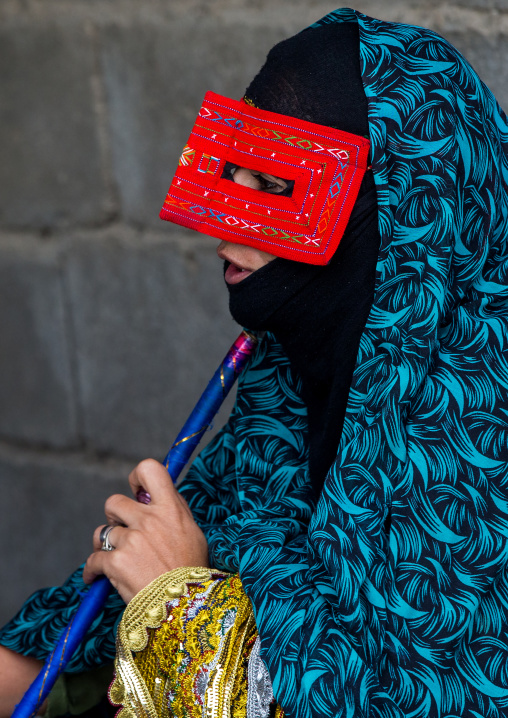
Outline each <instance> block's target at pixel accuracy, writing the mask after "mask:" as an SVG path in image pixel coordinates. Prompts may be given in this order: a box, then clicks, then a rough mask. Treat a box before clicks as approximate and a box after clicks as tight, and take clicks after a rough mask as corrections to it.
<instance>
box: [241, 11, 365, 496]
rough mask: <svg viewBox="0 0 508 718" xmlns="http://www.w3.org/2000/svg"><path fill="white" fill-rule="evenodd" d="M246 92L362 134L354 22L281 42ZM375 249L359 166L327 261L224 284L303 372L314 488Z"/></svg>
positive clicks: (247, 318) (353, 351)
mask: <svg viewBox="0 0 508 718" xmlns="http://www.w3.org/2000/svg"><path fill="white" fill-rule="evenodd" d="M246 97H247V98H248V99H249V100H250V101H251V102H253V103H254V104H255V105H256V107H260V108H261V109H263V110H270V111H272V112H278V113H281V114H286V115H290V116H292V117H296V118H298V119H304V120H308V121H310V122H316V123H318V124H322V125H328V126H331V127H337V128H339V129H342V130H345V131H348V132H353V133H354V134H358V135H366V134H367V133H368V121H367V100H366V97H365V93H364V91H363V86H362V81H361V75H360V65H359V36H358V26H357V25H356V24H353V23H352V24H348V23H344V24H340V25H330V26H325V27H319V28H311V29H308V30H306V31H304V32H302V33H300V34H299V35H296V36H294V37H292V38H290V39H288V40H284V41H283V42H281V43H279V44H278V45H276V46H275V47H274V48H273V49H272V50H271V51H270V53H269V55H268V58H267V61H266V64H265V65H264V66H263V67H262V69H261V71H260V72H259V74H258V75H257V76H256V77H255V78H254V80H253V81H252V83H251V85H250V86H249V88H248V89H247V91H246ZM378 248H379V230H378V223H377V202H376V192H375V187H374V181H373V178H372V173H371V172H367V174H366V176H365V178H364V181H363V183H362V187H361V189H360V193H359V196H358V200H357V202H356V204H355V207H354V209H353V212H352V215H351V218H350V221H349V224H348V227H347V229H346V232H345V234H344V236H343V238H342V240H341V242H340V245H339V248H338V249H337V251H336V253H335V255H334V256H333V258H332V260H331V262H330V264H328V265H327V266H325V267H318V266H313V265H309V264H304V263H302V262H294V261H290V260H287V259H280V258H278V259H275V260H273V261H272V262H270V263H269V264H267V265H266V266H264V267H263V268H261V269H259V270H258V271H257V272H254V273H253V274H251V275H250V276H249V277H247V278H246V279H244V280H243V281H242V282H240V283H239V284H235V285H228V289H229V293H230V310H231V314H232V315H233V318H234V319H235V320H236V321H237V322H239V323H240V324H242V325H243V326H246V327H248V328H250V329H254V330H267V331H270V332H273V334H274V335H275V336H276V338H277V339H278V340H279V341H280V342H281V344H282V346H283V348H284V351H285V352H286V354H287V355H288V357H289V360H290V362H291V365H292V367H293V368H294V370H295V371H296V372H297V373H298V375H299V376H300V378H301V380H302V396H303V399H304V401H305V403H306V405H307V409H308V417H309V469H310V477H311V480H312V483H313V485H314V488H315V491H316V494H319V492H320V491H321V488H322V485H323V482H324V479H325V476H326V473H327V471H328V469H329V468H330V466H331V464H332V462H333V460H334V458H335V456H336V454H337V447H338V444H339V441H340V436H341V432H342V425H343V421H344V415H345V411H346V403H347V397H348V392H349V386H350V382H351V377H352V374H353V369H354V365H355V360H356V356H357V353H358V345H359V341H360V337H361V334H362V331H363V328H364V326H365V322H366V320H367V316H368V313H369V310H370V307H371V304H372V299H373V292H374V280H375V268H376V260H377V254H378Z"/></svg>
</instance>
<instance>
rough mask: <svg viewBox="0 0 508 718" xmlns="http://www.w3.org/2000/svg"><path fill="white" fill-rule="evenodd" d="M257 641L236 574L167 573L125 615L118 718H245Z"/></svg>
mask: <svg viewBox="0 0 508 718" xmlns="http://www.w3.org/2000/svg"><path fill="white" fill-rule="evenodd" d="M256 638H257V631H256V624H255V621H254V615H253V611H252V606H251V603H250V600H249V599H248V597H247V596H246V594H245V592H244V591H243V588H242V584H241V581H240V579H239V577H238V576H237V575H231V574H226V573H222V572H219V571H214V570H213V569H212V570H211V569H207V568H183V569H176V570H174V571H170V572H169V573H166V574H164V575H163V576H160V577H159V578H157V579H156V580H155V581H153V582H152V583H151V584H150V585H149V586H147V587H146V588H144V589H143V590H142V591H140V592H139V593H138V594H137V595H136V596H135V597H134V598H133V599H132V601H131V602H130V603H129V604H128V606H127V608H126V610H125V613H124V615H123V618H122V620H121V622H120V625H119V628H118V634H117V656H116V661H115V679H114V681H113V683H112V685H111V687H110V692H109V695H110V699H111V701H112V703H114V704H116V705H121V706H122V709H121V711H120V713H119V716H120V717H121V718H134V716H135V717H136V718H138V717H139V718H140V717H143V718H145V717H146V718H159V717H160V718H170V716H176V717H177V718H179V717H180V716H181V718H184V716H185V718H194V716H195V717H196V718H198V717H199V718H203V717H204V716H206V718H219V717H220V718H226V717H227V718H229V717H230V716H234V718H244V717H245V716H246V715H247V676H248V664H249V657H250V654H251V652H252V648H253V646H254V644H255V642H256ZM249 712H250V711H249ZM277 715H282V712H281V711H280V709H277Z"/></svg>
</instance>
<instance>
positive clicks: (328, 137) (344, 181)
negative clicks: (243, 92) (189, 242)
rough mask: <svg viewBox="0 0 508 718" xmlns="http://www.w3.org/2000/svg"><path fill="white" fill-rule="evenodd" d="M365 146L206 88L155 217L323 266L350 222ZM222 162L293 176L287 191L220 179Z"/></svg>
mask: <svg viewBox="0 0 508 718" xmlns="http://www.w3.org/2000/svg"><path fill="white" fill-rule="evenodd" d="M192 151H194V152H197V153H199V154H200V157H201V159H200V160H199V163H198V165H197V167H196V163H195V162H194V163H193V162H192V161H188V160H187V155H188V154H190V152H192ZM368 151H369V141H368V140H367V139H365V138H363V137H358V136H356V135H351V134H349V133H345V132H341V131H339V130H336V129H333V128H330V127H322V126H321V125H315V124H313V123H310V122H304V121H301V120H296V119H294V118H291V117H286V116H284V115H277V114H275V113H272V112H265V111H263V110H259V109H258V108H254V107H251V106H250V105H248V104H246V103H245V102H237V101H235V100H230V99H227V98H225V97H221V96H220V95H215V94H214V93H212V92H208V93H207V94H206V96H205V100H204V103H203V106H202V107H201V110H200V112H199V115H198V118H197V120H196V123H195V125H194V128H193V130H192V133H191V136H190V138H189V140H188V143H187V145H186V146H185V148H184V150H183V153H182V157H181V158H180V163H179V166H178V169H177V172H176V175H175V178H174V180H173V182H172V184H171V187H170V188H169V192H168V195H167V197H166V200H165V202H164V206H163V208H162V210H161V215H160V216H161V217H162V219H167V220H170V221H172V222H176V223H178V224H182V225H184V226H185V227H190V228H191V229H195V230H197V231H200V232H204V233H205V234H210V235H212V236H214V237H218V238H220V239H226V240H228V241H231V242H238V243H240V244H247V245H251V246H253V247H256V248H258V249H262V250H265V251H268V252H271V253H272V254H275V255H277V256H280V257H286V258H288V259H296V260H298V261H302V262H308V263H311V264H326V263H327V262H328V261H329V260H330V258H331V257H332V255H333V253H334V251H335V249H336V248H337V246H338V244H339V242H340V240H341V238H342V235H343V233H344V230H345V227H346V224H347V222H348V220H349V216H350V214H351V210H352V208H353V205H354V202H355V200H356V197H357V194H358V190H359V188H360V184H361V181H362V178H363V175H364V173H365V170H366V168H367V155H368ZM182 158H183V159H182ZM226 162H231V163H233V164H235V165H237V166H239V167H246V168H247V169H252V170H255V171H259V172H268V173H270V174H273V175H275V176H278V177H286V178H287V179H289V180H291V181H292V182H294V188H293V192H292V194H291V197H280V196H277V194H269V193H266V192H262V191H258V190H254V189H251V188H249V187H244V186H242V185H241V184H236V183H235V182H231V181H230V180H228V179H225V178H222V176H221V171H220V170H221V169H222V168H223V167H224V164H225V163H226ZM176 208H178V210H177V209H176Z"/></svg>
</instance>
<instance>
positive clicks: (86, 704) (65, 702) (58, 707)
mask: <svg viewBox="0 0 508 718" xmlns="http://www.w3.org/2000/svg"><path fill="white" fill-rule="evenodd" d="M112 680H113V666H112V665H108V666H101V668H96V669H95V670H93V671H88V672H87V673H62V675H61V676H60V677H59V678H58V680H57V682H56V683H55V685H54V687H53V690H52V691H51V693H50V694H49V698H48V708H47V710H46V713H45V714H44V718H59V717H61V716H68V715H71V716H79V715H82V714H83V713H85V712H86V711H88V710H90V709H91V708H93V707H94V706H95V705H97V703H99V701H100V700H101V699H102V698H103V697H104V695H105V693H106V692H107V690H108V688H109V685H110V683H111V681H112Z"/></svg>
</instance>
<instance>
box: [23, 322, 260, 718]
mask: <svg viewBox="0 0 508 718" xmlns="http://www.w3.org/2000/svg"><path fill="white" fill-rule="evenodd" d="M257 343H258V338H257V337H256V336H255V335H253V334H250V333H249V332H246V331H242V333H241V334H240V336H239V337H238V338H237V340H236V341H235V342H234V344H233V345H232V347H231V348H230V350H229V351H228V353H227V355H226V357H225V358H224V360H223V362H222V363H221V365H220V366H219V368H218V369H217V371H216V372H215V374H214V375H213V377H212V379H211V380H210V382H209V384H208V386H207V387H206V389H205V391H204V392H203V394H202V395H201V397H200V399H199V400H198V402H197V404H196V406H195V407H194V409H193V410H192V412H191V414H190V416H189V418H188V419H187V421H186V422H185V424H184V426H183V428H182V430H181V431H180V433H179V434H178V436H177V437H176V439H175V441H174V443H173V445H172V447H171V449H170V450H169V452H168V454H167V456H166V458H165V460H164V465H165V466H166V468H167V470H168V473H169V475H170V477H171V479H172V480H173V482H176V480H177V478H178V476H179V475H180V472H181V470H182V469H183V467H184V466H185V464H186V463H187V461H188V460H189V459H190V457H191V454H192V452H193V450H194V448H195V447H196V446H197V444H198V443H199V441H200V439H201V437H202V436H203V434H204V433H205V431H206V430H207V429H208V427H209V426H210V424H211V422H212V420H213V418H214V416H215V414H216V413H217V411H218V410H219V408H220V406H221V404H222V402H223V401H224V399H225V398H226V396H227V395H228V393H229V390H230V389H231V387H232V386H233V384H234V382H235V380H236V378H237V377H238V376H239V375H240V374H241V372H242V371H243V369H244V368H245V366H246V365H247V363H248V360H249V358H250V356H251V354H252V352H253V351H254V349H255V347H256V345H257ZM137 499H138V501H140V502H141V503H145V504H147V503H150V495H149V494H148V493H147V492H145V491H143V490H141V491H139V492H138V495H137ZM110 591H111V584H110V582H109V581H108V579H107V578H106V577H105V576H100V577H99V578H97V579H96V580H95V581H94V582H93V584H92V585H91V586H90V588H89V590H88V592H87V593H86V594H85V596H84V598H83V600H82V601H81V604H80V605H79V608H78V609H77V611H76V613H75V615H74V617H73V619H72V620H71V622H70V623H69V625H68V626H67V627H66V628H65V630H64V631H63V633H62V635H61V636H60V639H59V640H58V643H57V644H56V646H55V648H54V649H53V651H52V652H51V654H50V655H49V656H48V658H47V660H46V662H45V664H44V666H43V668H42V669H41V671H40V673H39V675H38V676H37V678H36V679H35V680H34V681H33V683H32V684H31V686H30V687H29V688H28V690H27V692H26V693H25V695H24V696H23V698H22V699H21V701H20V703H19V704H18V705H17V706H16V708H15V710H14V713H13V714H12V718H33V716H36V715H37V711H38V709H39V708H40V706H41V705H42V703H43V702H44V700H45V699H46V697H47V695H48V694H49V692H50V691H51V689H52V688H53V686H54V684H55V682H56V680H57V678H58V676H59V675H60V673H62V671H63V670H64V668H65V666H66V665H67V663H68V662H69V660H70V659H71V657H72V655H73V653H74V651H75V650H76V648H77V647H78V646H79V644H80V643H81V641H82V640H83V638H84V636H85V634H86V632H87V631H88V629H89V628H90V626H91V625H92V623H93V621H94V619H95V618H96V617H97V616H98V614H99V613H100V611H101V610H102V608H103V606H104V604H105V602H106V600H107V598H108V595H109V593H110Z"/></svg>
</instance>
